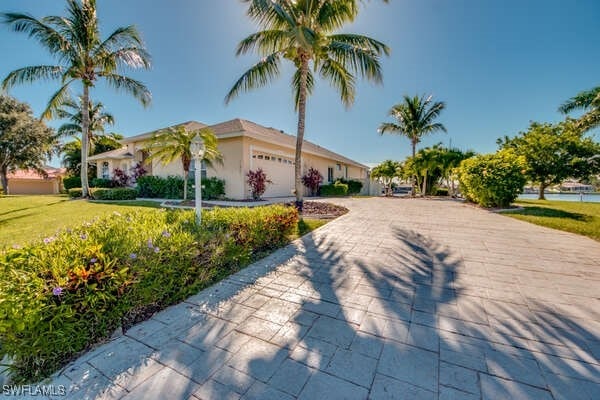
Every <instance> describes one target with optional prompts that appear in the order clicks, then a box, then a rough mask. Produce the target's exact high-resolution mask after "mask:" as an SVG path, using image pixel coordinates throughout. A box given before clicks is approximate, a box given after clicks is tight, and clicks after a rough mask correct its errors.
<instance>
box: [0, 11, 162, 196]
mask: <svg viewBox="0 0 600 400" xmlns="http://www.w3.org/2000/svg"><path fill="white" fill-rule="evenodd" d="M66 2H67V10H66V16H48V17H44V18H41V19H37V18H34V17H33V16H31V15H29V14H23V13H3V14H0V15H1V16H2V19H3V20H4V22H5V23H6V24H8V25H10V26H11V27H12V28H13V30H14V31H15V32H22V33H26V34H28V35H29V37H30V38H34V39H36V40H37V41H38V42H39V43H40V44H41V45H42V46H43V47H45V48H46V49H47V50H48V51H49V53H50V54H51V55H52V56H54V57H55V58H56V60H57V61H58V65H37V66H30V67H24V68H20V69H17V70H15V71H13V72H11V73H9V74H8V76H7V77H6V78H5V79H4V81H3V82H2V88H3V89H8V88H10V87H13V86H15V85H17V84H23V83H31V82H33V81H37V80H58V81H60V84H61V87H60V89H58V91H57V92H56V93H54V95H52V97H51V98H50V100H49V102H48V105H47V107H46V111H44V113H43V114H42V117H43V118H50V117H51V116H53V114H54V112H55V111H56V110H57V109H58V108H59V107H60V106H61V105H62V104H63V103H64V102H65V100H67V99H68V97H69V88H70V87H71V86H72V85H73V84H75V83H80V84H81V86H82V88H83V92H82V93H83V94H82V97H81V99H82V101H81V109H82V110H89V108H90V107H89V102H90V89H91V88H93V87H95V85H96V83H97V82H98V81H99V80H103V81H105V82H106V83H107V84H108V85H110V86H112V87H114V88H115V89H117V90H123V91H125V92H128V93H129V94H131V95H133V96H134V97H135V98H137V99H138V100H140V102H141V103H142V104H143V105H144V106H146V105H148V104H149V103H150V100H151V95H150V91H149V90H148V89H147V88H146V86H144V85H143V84H142V83H141V82H139V81H137V80H134V79H132V78H129V77H127V76H124V75H120V74H119V73H118V70H119V67H131V68H146V69H147V68H149V67H150V56H149V54H148V53H147V52H146V49H145V48H144V44H143V42H142V38H141V36H140V34H139V32H138V30H137V29H136V27H135V26H133V25H130V26H125V27H120V28H117V29H116V30H115V31H114V32H112V33H111V34H110V35H108V37H107V38H106V39H105V40H102V39H101V34H100V27H99V22H98V18H97V16H96V0H66ZM81 132H84V134H83V135H82V138H81V164H82V165H85V166H87V164H88V163H87V156H88V153H89V151H88V147H89V146H88V137H89V132H90V119H89V114H88V113H87V112H82V118H81ZM81 188H82V194H83V196H84V197H87V196H89V184H88V176H87V168H81Z"/></svg>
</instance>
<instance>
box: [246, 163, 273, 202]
mask: <svg viewBox="0 0 600 400" xmlns="http://www.w3.org/2000/svg"><path fill="white" fill-rule="evenodd" d="M246 182H248V185H250V191H251V192H252V198H253V199H254V200H260V198H261V197H262V195H263V194H265V191H266V190H267V184H268V183H273V182H271V181H270V180H269V179H268V178H267V174H265V172H264V171H263V170H262V168H259V169H257V170H256V171H252V170H250V171H248V173H247V174H246Z"/></svg>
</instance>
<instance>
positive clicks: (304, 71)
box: [294, 56, 308, 212]
mask: <svg viewBox="0 0 600 400" xmlns="http://www.w3.org/2000/svg"><path fill="white" fill-rule="evenodd" d="M307 79H308V58H307V57H306V56H303V57H302V65H301V66H300V87H299V96H298V132H297V134H296V157H295V162H296V165H295V166H294V167H295V168H294V178H295V179H294V180H295V189H296V208H297V209H298V211H300V212H302V201H303V199H302V198H303V193H302V191H303V189H304V188H303V185H302V143H303V142H304V125H305V121H306V81H307Z"/></svg>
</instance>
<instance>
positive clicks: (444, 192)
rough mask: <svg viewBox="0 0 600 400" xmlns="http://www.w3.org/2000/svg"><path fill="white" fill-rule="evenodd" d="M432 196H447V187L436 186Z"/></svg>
mask: <svg viewBox="0 0 600 400" xmlns="http://www.w3.org/2000/svg"><path fill="white" fill-rule="evenodd" d="M433 195H434V196H448V188H441V187H436V188H435V189H434V191H433Z"/></svg>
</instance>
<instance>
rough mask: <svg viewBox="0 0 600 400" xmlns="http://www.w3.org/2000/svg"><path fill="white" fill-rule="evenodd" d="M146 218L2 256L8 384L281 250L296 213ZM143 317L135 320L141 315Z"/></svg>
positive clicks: (90, 228) (272, 209) (85, 229)
mask: <svg viewBox="0 0 600 400" xmlns="http://www.w3.org/2000/svg"><path fill="white" fill-rule="evenodd" d="M194 217H195V216H194V213H193V212H192V211H163V210H145V211H137V212H132V213H127V214H124V215H121V214H118V213H115V214H114V215H111V216H107V217H104V218H101V219H97V220H95V221H93V222H90V223H86V224H84V225H82V226H80V227H77V228H75V229H73V230H69V231H64V232H61V233H58V234H56V235H55V236H53V237H49V238H46V239H45V240H44V241H43V242H42V243H35V244H32V245H28V246H25V247H23V248H20V249H7V250H4V251H2V252H0V299H2V301H1V302H0V338H1V342H2V353H3V354H6V355H7V356H9V357H10V358H11V359H12V360H13V363H12V365H11V366H10V369H11V378H12V379H13V381H14V382H15V383H23V382H38V381H40V380H41V379H43V378H44V377H46V376H48V375H50V374H52V373H53V372H54V371H56V370H57V369H59V368H60V367H62V366H63V365H65V364H66V363H67V362H68V361H69V360H70V359H72V358H73V357H74V356H77V355H78V354H79V353H80V352H81V351H84V350H86V349H88V348H89V347H90V346H91V345H93V344H94V343H96V342H98V341H101V340H103V339H105V338H107V337H108V336H109V335H110V334H111V333H112V332H113V331H114V330H115V329H116V328H118V327H119V326H126V325H129V324H131V323H133V322H137V321H139V320H141V319H144V318H147V316H148V315H150V314H151V313H152V312H155V311H157V310H160V309H162V308H165V307H167V306H169V305H171V304H174V303H177V302H179V301H181V300H183V299H185V298H186V297H188V296H190V295H192V294H194V293H197V291H198V290H200V289H202V288H203V287H205V286H207V285H209V284H211V283H213V282H215V281H216V280H218V279H220V278H222V277H224V276H226V275H228V274H230V273H232V272H235V271H237V270H238V269H239V268H240V267H241V266H244V265H246V264H247V263H249V262H250V261H252V260H254V259H256V257H258V256H260V255H261V254H260V253H261V252H263V251H265V250H270V249H273V248H276V247H278V246H281V245H283V244H285V243H286V242H287V240H288V239H287V235H289V234H290V233H291V232H292V231H293V229H294V227H295V225H296V224H297V221H298V214H297V211H296V210H295V208H293V207H285V206H282V205H278V206H269V207H259V208H254V209H215V210H212V211H208V212H206V213H205V214H204V219H203V221H204V222H203V226H202V228H201V229H199V228H198V227H197V225H196V224H195V223H194ZM140 316H141V317H140Z"/></svg>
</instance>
